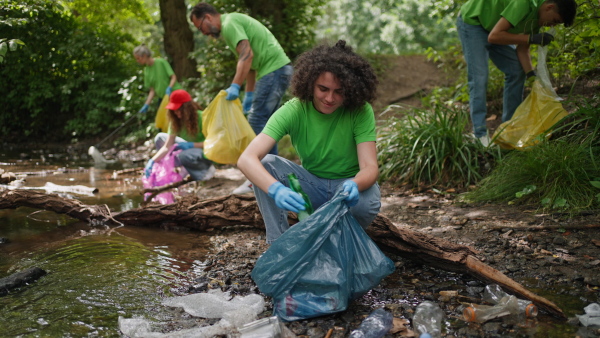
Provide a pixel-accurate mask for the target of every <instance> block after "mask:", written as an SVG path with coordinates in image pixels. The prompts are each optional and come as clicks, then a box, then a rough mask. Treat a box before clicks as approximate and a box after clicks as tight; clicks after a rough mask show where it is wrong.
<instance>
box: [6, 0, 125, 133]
mask: <svg viewBox="0 0 600 338" xmlns="http://www.w3.org/2000/svg"><path fill="white" fill-rule="evenodd" d="M0 16H1V17H10V18H13V19H18V20H21V24H19V25H9V24H6V23H5V22H0V36H10V37H11V38H15V39H19V40H21V41H23V42H24V43H25V46H24V47H22V48H19V49H17V50H15V51H13V52H11V53H8V54H7V55H6V58H5V61H4V63H3V67H1V68H0V78H2V79H3V80H2V81H0V91H1V92H2V93H3V103H4V105H5V106H7V107H11V109H10V113H9V112H6V111H5V113H2V114H0V133H1V134H3V135H5V136H6V139H7V140H8V139H12V140H24V139H29V140H35V141H44V140H55V141H62V140H68V139H69V138H71V137H74V136H75V137H79V136H91V135H95V134H98V133H100V132H102V131H103V130H104V129H105V128H107V127H113V126H117V125H118V124H119V123H120V122H119V121H121V120H122V116H121V114H120V113H119V112H118V111H117V109H115V108H116V107H118V105H119V102H120V100H121V96H120V95H119V93H118V91H119V88H120V86H121V82H122V81H123V80H124V79H126V78H127V77H129V76H130V74H132V73H134V69H135V68H134V67H135V61H134V60H133V58H132V57H131V55H130V54H131V50H132V48H133V46H134V43H133V41H132V39H131V37H130V36H128V35H127V34H123V33H120V32H118V31H116V30H112V29H108V28H106V27H103V26H98V25H92V24H88V23H85V22H79V21H77V20H76V19H75V18H74V17H72V16H70V15H68V14H67V13H65V12H64V11H63V8H62V7H61V6H60V5H58V4H57V3H56V2H55V1H51V0H25V1H20V2H12V3H11V2H9V4H8V5H5V6H2V7H0ZM14 112H19V113H18V114H15V113H14Z"/></svg>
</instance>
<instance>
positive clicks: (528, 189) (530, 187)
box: [515, 184, 537, 198]
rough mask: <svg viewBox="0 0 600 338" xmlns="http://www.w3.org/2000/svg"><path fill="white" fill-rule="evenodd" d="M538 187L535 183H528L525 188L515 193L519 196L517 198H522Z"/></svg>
mask: <svg viewBox="0 0 600 338" xmlns="http://www.w3.org/2000/svg"><path fill="white" fill-rule="evenodd" d="M536 189H537V187H536V186H535V185H531V184H530V185H528V186H526V187H525V188H523V190H521V191H519V192H517V193H516V194H515V195H516V196H517V198H521V197H523V196H525V195H529V194H531V193H532V192H534V191H535V190H536Z"/></svg>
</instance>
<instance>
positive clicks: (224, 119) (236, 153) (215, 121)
mask: <svg viewBox="0 0 600 338" xmlns="http://www.w3.org/2000/svg"><path fill="white" fill-rule="evenodd" d="M226 96H227V92H226V91H224V90H222V91H220V92H219V94H218V95H217V97H215V99H214V100H212V102H211V103H210V104H209V105H208V107H206V109H205V110H204V112H203V113H202V133H203V134H204V136H206V140H204V156H206V158H207V159H209V160H211V161H213V162H217V163H221V164H236V163H237V160H238V158H239V157H240V155H242V153H243V152H244V150H245V149H246V147H247V146H248V144H250V142H251V141H252V140H253V139H254V137H256V134H255V133H254V130H252V127H250V124H249V123H248V120H246V117H245V116H244V113H243V112H242V104H241V103H240V100H233V101H227V100H226V99H225V97H226Z"/></svg>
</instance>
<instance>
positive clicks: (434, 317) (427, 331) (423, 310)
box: [413, 301, 444, 338]
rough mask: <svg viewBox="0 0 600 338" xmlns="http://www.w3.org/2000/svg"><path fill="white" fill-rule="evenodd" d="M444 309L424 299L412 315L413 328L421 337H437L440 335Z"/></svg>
mask: <svg viewBox="0 0 600 338" xmlns="http://www.w3.org/2000/svg"><path fill="white" fill-rule="evenodd" d="M443 318H444V311H442V309H441V308H440V307H439V305H437V304H436V303H434V302H430V301H424V302H422V303H421V304H419V305H418V306H417V308H416V309H415V314H414V315H413V328H414V329H415V331H417V332H418V333H420V334H421V336H420V337H421V338H425V337H433V338H439V337H441V335H442V319H443Z"/></svg>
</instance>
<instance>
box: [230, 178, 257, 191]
mask: <svg viewBox="0 0 600 338" xmlns="http://www.w3.org/2000/svg"><path fill="white" fill-rule="evenodd" d="M249 192H254V190H252V182H250V181H248V180H246V182H244V183H242V185H240V186H239V187H237V188H235V189H233V191H232V192H231V193H232V194H235V195H242V194H247V193H249Z"/></svg>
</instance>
